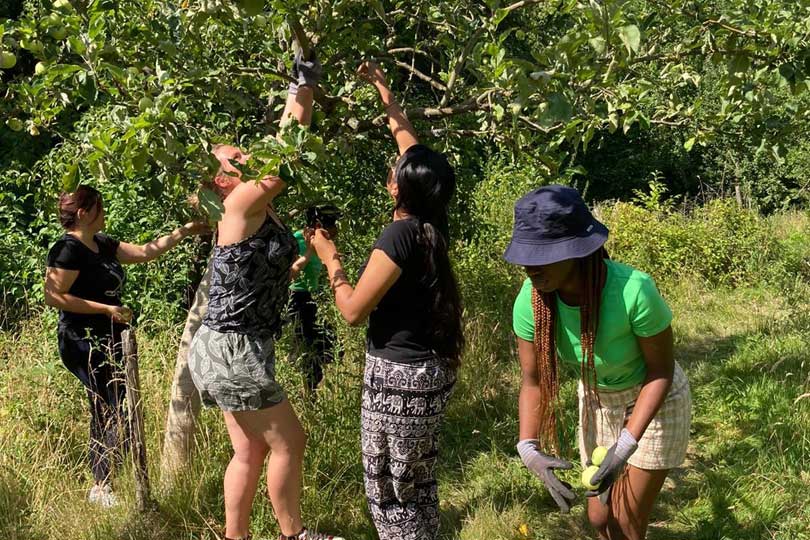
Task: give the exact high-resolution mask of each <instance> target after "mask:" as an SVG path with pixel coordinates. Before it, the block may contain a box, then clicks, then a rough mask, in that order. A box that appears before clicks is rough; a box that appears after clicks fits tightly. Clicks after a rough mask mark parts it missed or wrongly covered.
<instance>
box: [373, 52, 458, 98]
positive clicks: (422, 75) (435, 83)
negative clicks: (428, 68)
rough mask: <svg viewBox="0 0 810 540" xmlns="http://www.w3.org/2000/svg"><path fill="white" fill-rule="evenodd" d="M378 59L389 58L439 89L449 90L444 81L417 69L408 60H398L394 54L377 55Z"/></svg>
mask: <svg viewBox="0 0 810 540" xmlns="http://www.w3.org/2000/svg"><path fill="white" fill-rule="evenodd" d="M377 59H378V60H389V61H391V62H393V63H394V64H395V65H397V66H398V67H401V68H403V69H407V70H408V71H410V72H411V73H413V75H414V76H415V77H417V78H419V79H422V80H423V81H425V82H426V83H428V84H430V86H432V87H433V88H435V89H437V90H441V91H442V92H446V91H447V87H446V86H445V85H443V84H442V83H440V82H439V81H437V80H436V79H434V78H433V77H431V76H430V75H428V74H426V73H423V72H421V71H419V70H418V69H416V68H415V67H413V66H411V65H410V64H408V63H406V62H402V61H401V60H397V59H396V58H394V57H393V56H381V57H377Z"/></svg>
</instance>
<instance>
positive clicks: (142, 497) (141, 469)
mask: <svg viewBox="0 0 810 540" xmlns="http://www.w3.org/2000/svg"><path fill="white" fill-rule="evenodd" d="M121 341H122V342H123V347H124V366H125V369H126V380H127V411H128V412H129V418H128V420H129V425H130V428H131V436H132V445H131V452H132V463H133V465H134V471H135V503H136V505H137V508H138V511H139V512H145V511H146V510H147V509H149V508H150V507H151V506H152V501H151V497H150V495H149V470H148V469H147V464H146V433H145V430H144V425H143V405H142V403H141V380H140V376H139V374H138V343H137V342H136V341H135V330H133V329H132V328H128V329H126V330H124V331H123V332H122V333H121Z"/></svg>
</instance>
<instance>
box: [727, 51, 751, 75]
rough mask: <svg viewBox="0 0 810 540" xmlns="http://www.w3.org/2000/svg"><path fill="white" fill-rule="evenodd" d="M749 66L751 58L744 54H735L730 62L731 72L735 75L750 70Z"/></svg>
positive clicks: (729, 69)
mask: <svg viewBox="0 0 810 540" xmlns="http://www.w3.org/2000/svg"><path fill="white" fill-rule="evenodd" d="M749 67H751V59H750V58H748V56H747V55H744V54H736V55H734V57H733V58H732V59H731V61H730V62H729V63H728V71H729V73H731V74H732V75H735V76H736V75H738V74H740V73H745V72H746V71H748V68H749Z"/></svg>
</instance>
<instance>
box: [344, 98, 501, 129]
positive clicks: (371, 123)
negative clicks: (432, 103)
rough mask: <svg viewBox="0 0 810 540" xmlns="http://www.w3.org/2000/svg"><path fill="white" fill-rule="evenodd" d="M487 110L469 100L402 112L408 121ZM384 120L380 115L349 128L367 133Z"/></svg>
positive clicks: (484, 105)
mask: <svg viewBox="0 0 810 540" xmlns="http://www.w3.org/2000/svg"><path fill="white" fill-rule="evenodd" d="M489 108H490V106H489V103H479V102H478V101H476V100H474V99H471V100H469V101H465V102H464V103H459V104H458V105H452V106H450V107H415V108H412V109H408V110H406V111H404V113H405V116H407V117H408V120H440V119H442V118H447V117H449V116H455V115H458V114H464V113H468V112H474V111H485V110H489ZM386 118H387V116H386V115H384V114H381V115H379V116H377V117H376V118H373V119H371V120H360V121H357V122H356V123H355V124H354V125H353V126H350V127H352V128H353V129H354V131H355V132H358V133H359V132H363V131H368V130H370V129H374V128H377V127H382V126H384V125H385V120H386Z"/></svg>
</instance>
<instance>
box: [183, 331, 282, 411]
mask: <svg viewBox="0 0 810 540" xmlns="http://www.w3.org/2000/svg"><path fill="white" fill-rule="evenodd" d="M188 368H189V371H190V372H191V379H192V380H193V381H194V386H196V387H197V390H198V391H199V392H200V398H201V400H202V403H203V405H205V406H206V407H219V408H220V409H222V410H223V411H228V412H236V411H256V410H259V409H266V408H267V407H272V406H273V405H278V404H279V403H281V402H282V401H284V398H285V397H286V394H285V393H284V390H283V389H282V388H281V385H280V384H279V383H278V382H277V381H276V358H275V343H274V340H273V338H272V337H270V338H266V339H260V338H255V337H252V336H248V335H246V334H238V333H235V332H218V331H216V330H212V329H211V328H208V327H207V326H205V325H204V324H203V325H201V326H200V329H199V330H197V333H196V334H195V335H194V339H193V340H192V341H191V347H190V349H189V354H188Z"/></svg>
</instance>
